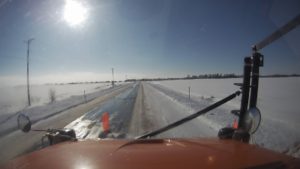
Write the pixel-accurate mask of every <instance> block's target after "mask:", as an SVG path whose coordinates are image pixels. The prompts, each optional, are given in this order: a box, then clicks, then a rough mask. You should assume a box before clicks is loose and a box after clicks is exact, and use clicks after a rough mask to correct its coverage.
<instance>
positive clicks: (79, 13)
mask: <svg viewBox="0 0 300 169" xmlns="http://www.w3.org/2000/svg"><path fill="white" fill-rule="evenodd" d="M87 16H88V9H87V8H86V7H85V6H84V5H83V4H82V3H81V2H80V1H76V0H66V4H65V7H64V16H63V18H64V20H65V21H66V22H67V23H68V24H69V25H70V26H78V25H81V24H82V23H83V22H84V21H85V20H86V19H87Z"/></svg>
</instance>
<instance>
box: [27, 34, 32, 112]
mask: <svg viewBox="0 0 300 169" xmlns="http://www.w3.org/2000/svg"><path fill="white" fill-rule="evenodd" d="M29 44H30V41H29V40H28V41H27V99H28V106H31V102H30V89H29Z"/></svg>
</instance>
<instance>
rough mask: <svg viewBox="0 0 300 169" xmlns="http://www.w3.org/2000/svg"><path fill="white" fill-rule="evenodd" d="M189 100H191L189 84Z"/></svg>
mask: <svg viewBox="0 0 300 169" xmlns="http://www.w3.org/2000/svg"><path fill="white" fill-rule="evenodd" d="M189 100H191V86H189Z"/></svg>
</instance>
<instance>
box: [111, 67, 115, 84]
mask: <svg viewBox="0 0 300 169" xmlns="http://www.w3.org/2000/svg"><path fill="white" fill-rule="evenodd" d="M111 73H112V82H111V85H112V87H114V86H115V77H114V68H111Z"/></svg>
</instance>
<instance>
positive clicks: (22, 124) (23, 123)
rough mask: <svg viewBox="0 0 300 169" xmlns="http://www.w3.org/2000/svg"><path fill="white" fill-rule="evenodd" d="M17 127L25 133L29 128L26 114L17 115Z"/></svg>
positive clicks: (29, 123) (29, 124)
mask: <svg viewBox="0 0 300 169" xmlns="http://www.w3.org/2000/svg"><path fill="white" fill-rule="evenodd" d="M18 128H19V129H20V130H22V131H23V132H25V133H27V132H29V131H30V129H31V122H30V119H29V117H28V116H26V115H25V114H20V115H19V116H18Z"/></svg>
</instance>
